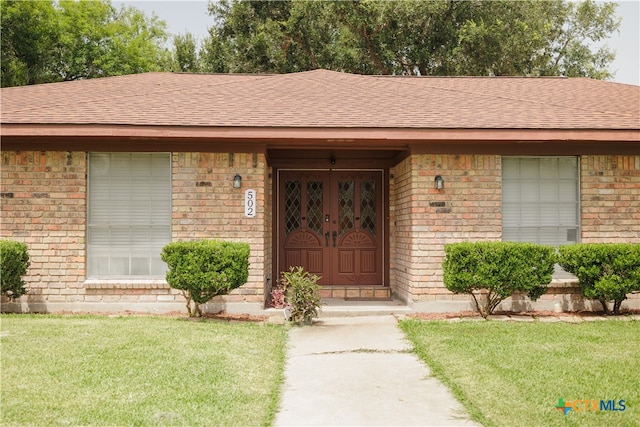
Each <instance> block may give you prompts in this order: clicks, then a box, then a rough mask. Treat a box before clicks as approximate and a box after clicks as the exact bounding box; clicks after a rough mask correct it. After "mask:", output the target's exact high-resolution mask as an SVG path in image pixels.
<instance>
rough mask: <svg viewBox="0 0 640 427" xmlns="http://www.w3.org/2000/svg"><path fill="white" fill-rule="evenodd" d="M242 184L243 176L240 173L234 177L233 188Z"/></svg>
mask: <svg viewBox="0 0 640 427" xmlns="http://www.w3.org/2000/svg"><path fill="white" fill-rule="evenodd" d="M241 186H242V177H241V176H240V175H238V174H236V176H234V177H233V188H240V187H241Z"/></svg>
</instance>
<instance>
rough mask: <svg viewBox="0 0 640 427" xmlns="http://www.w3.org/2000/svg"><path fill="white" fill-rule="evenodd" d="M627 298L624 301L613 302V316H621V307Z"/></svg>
mask: <svg viewBox="0 0 640 427" xmlns="http://www.w3.org/2000/svg"><path fill="white" fill-rule="evenodd" d="M624 300H625V298H623V299H617V300H614V301H613V314H614V315H616V316H617V315H618V314H620V306H621V305H622V301H624Z"/></svg>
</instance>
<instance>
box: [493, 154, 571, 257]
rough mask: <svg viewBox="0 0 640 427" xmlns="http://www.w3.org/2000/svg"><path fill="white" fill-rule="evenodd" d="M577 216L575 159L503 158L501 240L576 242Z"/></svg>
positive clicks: (557, 243) (554, 243)
mask: <svg viewBox="0 0 640 427" xmlns="http://www.w3.org/2000/svg"><path fill="white" fill-rule="evenodd" d="M579 215H580V213H579V200H578V159H577V158H576V157H503V158H502V240H505V241H519V242H533V243H543V244H547V245H553V246H558V245H564V244H569V243H575V242H577V240H578V236H579V227H580V225H579Z"/></svg>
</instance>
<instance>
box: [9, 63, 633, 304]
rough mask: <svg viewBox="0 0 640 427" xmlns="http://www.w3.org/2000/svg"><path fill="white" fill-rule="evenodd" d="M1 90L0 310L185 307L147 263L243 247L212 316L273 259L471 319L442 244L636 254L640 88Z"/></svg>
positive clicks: (398, 83)
mask: <svg viewBox="0 0 640 427" xmlns="http://www.w3.org/2000/svg"><path fill="white" fill-rule="evenodd" d="M1 96H2V115H1V124H0V131H1V133H2V154H1V155H2V160H1V167H2V176H1V178H2V182H1V196H2V198H1V203H2V221H1V230H2V238H10V239H14V240H19V241H24V242H26V243H27V245H28V247H29V251H30V255H31V267H30V269H29V273H28V276H27V277H26V280H27V282H28V285H29V288H30V292H29V295H28V296H24V297H22V299H21V300H20V302H19V303H7V302H6V301H5V303H4V304H3V310H23V311H63V310H64V311H100V312H105V311H122V310H132V311H147V312H167V311H174V310H183V298H182V296H181V295H180V294H179V293H177V292H175V291H173V290H171V289H170V288H169V287H168V286H167V284H166V282H165V281H164V273H165V268H166V266H165V265H164V263H163V262H162V261H161V260H160V257H159V253H160V249H161V248H162V247H163V246H164V245H165V244H167V243H169V242H170V241H176V240H190V239H205V238H206V239H226V240H235V241H244V242H248V243H249V244H250V247H251V256H250V263H251V265H250V275H249V281H248V283H247V284H246V285H244V286H242V287H241V288H239V289H237V290H235V291H234V292H233V293H232V294H231V295H229V296H227V297H223V298H219V300H216V301H214V302H213V303H211V304H209V307H207V309H209V310H220V309H223V308H224V309H227V310H229V311H236V312H250V313H254V312H258V311H260V310H261V309H262V308H263V307H264V304H265V301H266V299H267V298H268V294H269V290H270V289H271V286H272V284H273V282H274V280H277V278H278V276H279V272H280V271H282V270H285V269H287V267H288V266H290V265H303V266H304V267H306V268H307V269H308V270H310V271H312V272H315V273H317V274H319V275H321V276H322V282H321V283H322V285H323V290H322V292H323V295H324V296H325V297H334V298H345V297H346V298H363V299H376V298H388V297H389V296H390V295H391V294H393V295H394V296H397V297H399V298H400V299H402V300H404V301H406V302H407V304H409V305H410V306H412V307H414V308H416V309H418V310H424V311H453V310H460V309H469V308H470V307H471V306H470V300H469V299H468V297H467V296H464V295H462V296H456V295H452V294H451V293H450V292H448V291H447V290H446V289H445V288H444V285H443V283H442V268H441V262H442V259H443V246H444V244H446V243H452V242H458V241H476V240H520V241H532V242H541V243H548V244H553V245H561V244H570V243H573V242H578V241H581V242H635V243H640V87H638V86H631V85H623V84H616V83H611V82H603V81H595V80H590V79H583V78H577V79H567V78H502V77H486V78H484V77H423V78H415V77H388V76H386V77H383V76H360V75H349V74H344V73H337V72H330V71H325V70H316V71H310V72H303V73H294V74H283V75H231V74H225V75H195V74H172V73H149V74H139V75H129V76H121V77H110V78H103V79H95V80H85V81H75V82H65V83H55V84H45V85H36V86H28V87H16V88H4V89H2V90H1ZM234 178H235V181H234ZM248 190H252V191H248ZM555 301H561V302H562V303H563V305H564V308H565V309H568V310H571V309H581V308H583V307H584V306H585V305H586V306H588V305H589V304H588V303H586V302H585V301H582V299H581V298H580V296H579V289H578V288H577V287H576V283H575V282H574V281H573V280H572V279H571V278H567V277H566V276H563V275H562V274H558V276H557V279H556V280H554V282H553V285H552V287H551V289H550V291H549V293H548V294H547V295H545V296H543V297H542V298H541V300H539V301H538V302H536V303H534V304H532V303H531V302H530V301H528V300H527V299H526V298H524V297H515V298H514V299H513V300H509V301H507V302H506V303H504V304H505V306H504V307H505V308H515V309H520V308H523V307H535V308H538V309H548V308H551V307H552V306H553V303H554V302H555ZM625 306H626V307H633V308H640V299H638V298H632V299H630V300H628V301H626V302H625ZM594 307H596V308H597V306H594Z"/></svg>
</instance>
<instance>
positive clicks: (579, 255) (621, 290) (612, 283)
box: [559, 243, 640, 314]
mask: <svg viewBox="0 0 640 427" xmlns="http://www.w3.org/2000/svg"><path fill="white" fill-rule="evenodd" d="M559 254H560V260H559V263H560V265H561V266H562V268H564V269H565V270H567V271H568V272H570V273H573V274H574V275H575V276H576V277H577V278H578V280H579V281H580V288H581V289H582V295H584V296H585V297H586V298H589V299H594V300H598V301H600V303H601V304H602V308H603V310H604V312H605V313H606V314H609V307H608V305H607V304H608V303H609V302H613V313H614V314H619V313H620V306H621V305H622V301H624V300H625V299H627V295H628V294H630V293H634V292H640V244H630V243H578V244H575V245H567V246H560V248H559Z"/></svg>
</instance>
